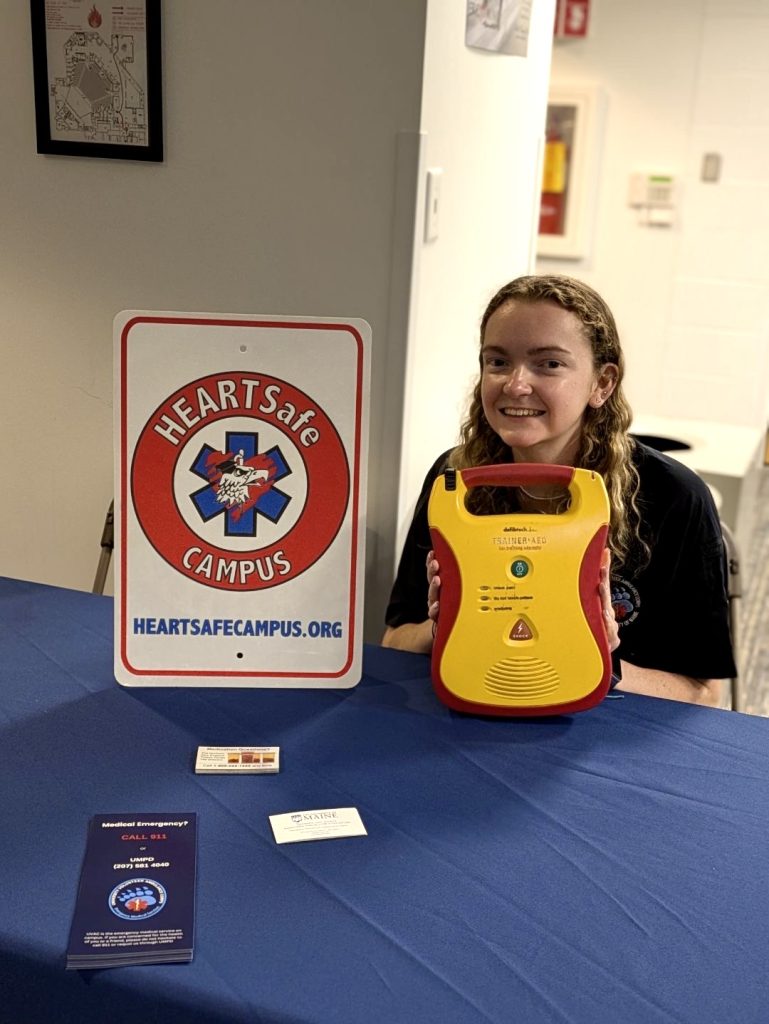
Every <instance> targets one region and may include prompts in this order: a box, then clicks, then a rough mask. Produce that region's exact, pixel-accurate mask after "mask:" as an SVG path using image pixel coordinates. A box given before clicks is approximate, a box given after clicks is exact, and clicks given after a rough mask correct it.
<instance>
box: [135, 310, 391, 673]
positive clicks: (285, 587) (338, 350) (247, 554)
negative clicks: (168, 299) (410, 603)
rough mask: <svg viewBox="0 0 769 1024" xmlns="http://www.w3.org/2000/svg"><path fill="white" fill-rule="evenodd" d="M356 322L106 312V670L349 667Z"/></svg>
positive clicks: (362, 372)
mask: <svg viewBox="0 0 769 1024" xmlns="http://www.w3.org/2000/svg"><path fill="white" fill-rule="evenodd" d="M370 333H371V332H370V328H369V326H368V324H367V323H365V321H362V320H354V319H353V320H329V319H321V318H296V317H292V318H279V317H266V316H256V315H254V316H243V315H233V316H213V315H206V314H197V313H196V314H186V313H158V312H139V311H126V312H123V313H121V314H119V315H118V316H117V317H116V319H115V368H116V372H115V417H116V424H115V425H116V430H115V436H116V444H117V451H116V460H115V465H116V487H115V493H116V495H117V496H118V508H117V510H116V516H115V519H116V538H117V540H116V543H117V551H118V557H117V559H116V566H115V597H116V600H115V638H116V644H115V676H116V678H117V680H118V682H120V683H122V684H124V685H140V686H148V685H160V686H168V685H184V686H293V687H297V686H304V687H318V686H327V687H347V686H354V685H355V684H356V683H357V682H358V681H359V679H360V659H361V647H362V640H361V628H362V604H363V595H362V582H363V569H364V557H363V556H364V551H363V544H364V532H365V531H364V529H363V525H364V521H365V495H366V455H367V442H368V375H369V350H370Z"/></svg>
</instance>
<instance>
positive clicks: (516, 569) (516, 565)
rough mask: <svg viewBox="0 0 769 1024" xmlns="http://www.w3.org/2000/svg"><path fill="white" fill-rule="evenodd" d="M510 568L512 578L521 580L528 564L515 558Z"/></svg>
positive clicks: (526, 571) (527, 568)
mask: <svg viewBox="0 0 769 1024" xmlns="http://www.w3.org/2000/svg"><path fill="white" fill-rule="evenodd" d="M510 568H511V569H512V572H513V576H515V577H517V578H518V579H519V580H520V579H523V577H524V576H525V575H526V574H527V573H528V571H529V563H528V562H526V561H525V560H524V559H523V558H516V560H515V561H514V562H513V564H512V566H511V567H510Z"/></svg>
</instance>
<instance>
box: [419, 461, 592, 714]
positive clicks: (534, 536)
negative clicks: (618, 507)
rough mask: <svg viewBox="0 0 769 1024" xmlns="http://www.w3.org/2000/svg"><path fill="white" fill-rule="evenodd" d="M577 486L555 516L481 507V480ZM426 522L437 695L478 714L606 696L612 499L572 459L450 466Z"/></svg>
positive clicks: (528, 710) (587, 703)
mask: <svg viewBox="0 0 769 1024" xmlns="http://www.w3.org/2000/svg"><path fill="white" fill-rule="evenodd" d="M551 484H560V485H561V486H563V487H564V488H568V491H569V495H570V499H571V500H570V502H569V505H568V508H567V509H566V510H565V511H562V512H560V513H558V514H545V515H542V514H531V513H525V512H518V513H513V514H509V515H474V514H473V513H471V512H469V511H468V509H467V507H466V504H465V498H466V495H467V492H468V490H469V489H471V488H473V487H487V486H495V487H516V486H522V487H528V486H537V485H551ZM428 521H429V524H430V534H431V537H432V544H433V549H434V551H435V557H436V558H437V560H438V563H439V565H440V578H441V592H440V616H439V619H438V624H437V629H436V633H435V642H434V645H433V653H432V679H433V685H434V687H435V690H436V692H437V694H438V696H439V697H440V699H441V700H442V701H443V702H444V703H445V704H448V706H449V707H451V708H454V709H455V710H458V711H467V712H473V713H475V714H481V715H554V714H563V713H566V712H572V711H584V710H586V709H587V708H591V707H593V706H594V705H596V704H598V703H599V701H601V700H602V699H603V698H604V696H605V695H606V692H607V690H608V689H609V684H610V682H611V656H610V652H609V644H608V640H607V636H606V629H605V626H604V623H603V616H602V607H601V598H600V593H599V587H598V583H599V577H600V565H601V555H602V553H603V549H604V547H605V545H606V536H607V533H608V528H609V527H608V524H609V500H608V497H607V495H606V488H605V487H604V483H603V480H602V479H601V477H600V476H599V475H598V474H597V473H594V472H592V471H590V470H586V469H573V468H572V467H570V466H549V465H539V464H529V465H498V466H482V467H479V468H474V469H463V470H453V469H447V470H446V471H445V472H444V473H443V474H442V475H441V476H440V477H438V479H437V480H436V481H435V483H434V485H433V489H432V492H431V495H430V503H429V505H428Z"/></svg>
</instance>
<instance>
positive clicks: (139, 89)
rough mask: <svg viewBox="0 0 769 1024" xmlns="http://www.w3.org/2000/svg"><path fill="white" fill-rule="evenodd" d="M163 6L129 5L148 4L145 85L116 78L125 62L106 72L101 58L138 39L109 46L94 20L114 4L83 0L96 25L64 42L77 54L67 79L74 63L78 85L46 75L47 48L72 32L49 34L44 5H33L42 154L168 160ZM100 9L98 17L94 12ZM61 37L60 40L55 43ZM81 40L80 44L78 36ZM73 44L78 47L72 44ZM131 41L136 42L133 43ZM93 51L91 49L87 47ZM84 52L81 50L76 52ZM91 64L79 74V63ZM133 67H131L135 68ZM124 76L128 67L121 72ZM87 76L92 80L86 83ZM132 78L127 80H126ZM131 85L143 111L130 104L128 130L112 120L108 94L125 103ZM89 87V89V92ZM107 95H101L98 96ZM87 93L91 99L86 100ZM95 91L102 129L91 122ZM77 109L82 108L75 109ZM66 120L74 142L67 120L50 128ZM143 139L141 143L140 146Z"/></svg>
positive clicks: (42, 1)
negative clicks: (56, 120)
mask: <svg viewBox="0 0 769 1024" xmlns="http://www.w3.org/2000/svg"><path fill="white" fill-rule="evenodd" d="M160 2H161V0H132V3H131V5H130V7H131V8H132V9H133V10H134V12H135V8H136V7H137V5H138V4H143V6H144V15H145V17H144V27H145V29H146V31H145V32H144V33H140V35H141V34H143V36H144V41H143V42H144V46H145V50H144V52H145V54H146V65H145V66H146V82H144V81H143V82H138V83H137V81H136V79H134V78H133V77H132V76H130V75H129V74H128V73H126V76H125V77H123V76H122V75H120V74H119V73H117V72H116V70H115V69H116V66H117V65H118V64H119V63H120V62H119V61H117V60H113V61H112V62H111V63H110V65H109V67H107V66H106V65H105V64H104V62H103V61H102V58H101V52H100V51H102V50H103V51H104V53H105V54H106V53H114V52H115V50H114V47H115V45H116V41H118V40H122V42H121V43H120V48H121V49H125V48H126V47H128V46H129V45H134V37H133V35H131V34H128V33H126V35H125V36H124V35H122V34H111V35H110V36H109V37H107V39H106V40H105V39H104V37H103V36H101V38H99V37H100V35H101V34H100V33H99V31H98V30H99V28H100V27H101V24H102V23H101V22H100V23H98V24H97V23H96V22H97V16H98V17H99V18H101V17H102V15H101V13H100V11H99V8H100V7H102V9H103V10H105V11H107V10H110V11H111V10H112V6H113V5H112V4H111V3H108V2H107V0H102V2H101V3H100V0H83V10H84V12H85V16H86V17H88V16H89V15H90V17H91V18H92V19H93V23H92V24H91V25H88V26H86V27H85V28H84V29H83V30H82V31H80V30H77V29H73V30H72V33H71V35H70V36H68V37H67V39H66V44H65V45H66V46H67V47H69V52H74V58H72V57H70V58H69V59H65V60H64V66H65V68H66V70H67V73H69V69H70V65H71V66H72V67H74V68H75V72H73V74H79V78H78V81H77V82H75V80H74V78H73V79H71V80H66V79H61V78H59V79H55V78H54V80H52V76H51V72H50V70H49V60H48V48H49V45H51V46H54V45H57V46H61V45H62V40H63V39H64V36H65V35H66V32H67V31H68V29H67V28H66V26H65V28H64V29H58V30H57V31H55V32H54V30H53V29H49V27H48V24H47V19H46V0H30V13H31V19H32V64H33V72H34V83H35V121H36V129H37V152H38V153H54V154H62V155H65V156H85V157H106V158H109V159H115V160H151V161H162V159H163V98H162V71H161V50H162V48H161V17H160ZM92 11H95V12H96V14H93V13H92ZM56 36H58V37H59V38H56ZM81 36H82V45H81V40H80V38H79V37H81ZM73 40H74V41H73ZM129 40H130V41H131V42H130V44H129ZM90 42H93V43H94V44H95V45H94V46H93V47H91V46H90V45H89V44H90ZM78 47H80V49H78ZM85 62H87V70H86V71H82V72H80V68H79V67H78V65H84V64H85ZM130 64H131V61H130V60H128V61H126V66H127V67H128V66H130ZM122 70H123V71H125V70H126V69H122ZM86 75H87V76H88V77H87V79H86ZM129 80H130V81H129ZM126 81H129V84H131V85H132V86H134V88H133V89H132V90H131V93H132V96H131V99H132V101H133V102H137V101H139V100H140V101H141V102H140V103H139V104H138V106H132V107H131V108H130V109H131V117H132V120H131V122H130V123H129V124H128V125H120V124H119V123H117V119H116V118H114V117H113V116H112V112H113V109H114V108H113V106H112V102H111V101H110V95H112V96H113V97H114V96H116V95H117V91H118V90H119V91H120V96H121V99H122V100H123V101H124V102H125V100H126V96H127V93H128V90H126V88H125V84H126ZM85 86H87V89H85V91H84V87H85ZM100 89H101V90H102V91H101V92H99V90H100ZM55 90H60V93H61V97H62V103H61V106H59V107H57V106H56V103H57V100H58V96H56V92H55ZM89 93H90V96H89ZM97 93H98V96H97V99H98V100H99V101H100V102H101V107H102V113H103V114H104V117H103V118H102V120H101V121H100V122H98V123H97V124H95V125H94V124H93V122H92V121H88V118H89V117H92V115H93V112H94V110H95V109H96V108H97V106H98V104H97V103H96V102H95V101H93V97H94V95H95V94H97ZM70 95H72V96H73V99H76V100H77V103H70V102H69V100H68V97H69V96H70ZM78 108H79V109H78ZM59 111H60V112H62V113H63V114H64V115H65V120H68V121H69V122H70V124H71V125H72V130H71V136H72V137H71V138H67V137H66V135H67V132H68V128H67V127H64V122H63V121H62V123H60V124H59V125H58V126H56V125H52V117H54V118H55V116H56V114H57V112H59ZM81 115H82V120H83V127H82V129H80V130H79V131H78V128H77V121H78V119H79V118H80V117H81ZM121 134H122V135H126V136H127V135H130V134H133V136H134V141H130V142H129V141H126V142H121V141H120V136H121ZM136 140H138V141H136Z"/></svg>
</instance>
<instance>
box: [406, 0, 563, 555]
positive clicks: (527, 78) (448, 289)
mask: <svg viewBox="0 0 769 1024" xmlns="http://www.w3.org/2000/svg"><path fill="white" fill-rule="evenodd" d="M533 8H534V9H533V12H532V19H531V31H530V37H529V45H528V56H527V57H526V58H524V57H518V56H506V55H501V54H496V53H489V52H483V51H479V50H475V49H468V48H467V47H466V46H465V45H464V19H465V9H466V4H465V0H430V2H429V3H428V8H427V31H426V45H425V64H424V85H423V97H422V118H421V129H422V132H423V133H424V143H423V147H422V148H423V154H422V167H421V177H420V191H419V197H418V209H417V216H416V230H415V237H414V247H415V267H414V290H413V303H412V308H411V319H410V325H409V352H408V376H407V387H406V396H405V410H404V428H403V449H402V464H401V478H400V481H401V482H400V500H399V506H398V515H399V545H398V550H400V544H401V542H402V539H403V535H404V533H405V529H406V528H407V527H408V522H409V520H410V516H411V510H412V508H413V503H414V501H415V499H416V496H417V494H418V493H419V489H420V487H421V485H422V480H423V478H424V474H425V472H426V470H427V469H428V468H429V466H430V465H431V463H432V462H433V461H434V460H435V459H436V458H437V456H438V455H439V454H440V453H441V451H443V450H444V449H445V448H448V447H450V446H451V445H452V444H454V443H455V441H456V439H457V434H458V428H459V423H460V419H461V418H462V415H463V413H464V409H465V405H466V400H467V397H468V394H469V391H470V387H471V384H472V380H473V378H474V376H475V374H476V372H477V366H478V325H479V323H480V318H481V315H482V314H483V310H484V308H485V306H486V304H487V302H488V300H489V299H490V298H491V296H492V294H493V293H494V292H495V291H496V290H497V288H498V287H500V286H501V285H502V284H504V283H505V282H507V281H509V280H511V279H512V278H514V277H516V276H517V275H519V274H522V273H527V272H528V271H529V270H530V269H531V262H530V261H531V255H532V240H533V233H534V232H535V231H536V225H537V218H538V202H537V201H535V196H537V195H538V189H539V164H538V156H539V151H540V149H541V140H542V138H543V134H544V121H545V108H546V102H547V88H548V79H549V70H550V54H551V48H552V26H553V18H554V4H553V3H550V2H547V0H545V2H536V3H534V4H533ZM429 168H441V169H442V170H443V178H442V192H441V212H440V231H439V236H438V238H437V239H436V240H435V241H431V242H425V241H424V236H423V224H424V201H425V195H424V192H425V188H424V186H425V177H426V171H427V170H428V169H429Z"/></svg>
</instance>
